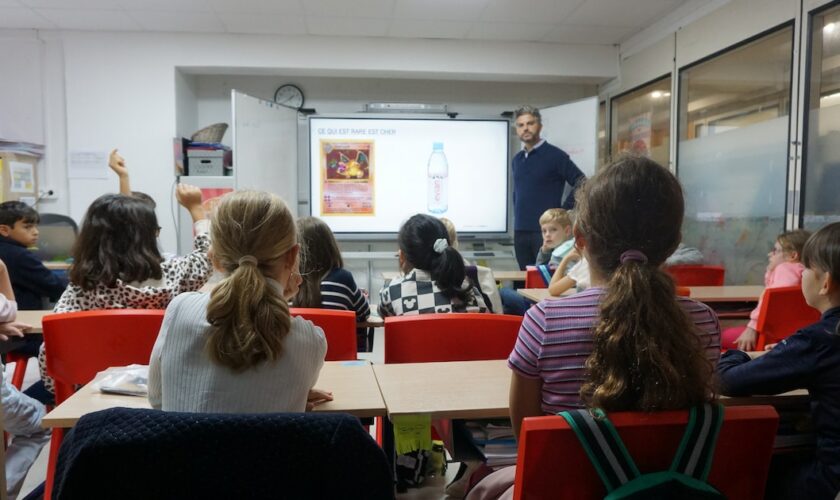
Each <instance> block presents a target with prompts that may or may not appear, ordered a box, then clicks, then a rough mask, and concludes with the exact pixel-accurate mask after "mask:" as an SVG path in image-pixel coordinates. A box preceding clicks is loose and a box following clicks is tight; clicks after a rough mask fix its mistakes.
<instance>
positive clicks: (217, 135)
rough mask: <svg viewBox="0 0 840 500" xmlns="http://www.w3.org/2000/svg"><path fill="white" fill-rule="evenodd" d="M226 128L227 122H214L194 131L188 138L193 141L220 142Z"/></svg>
mask: <svg viewBox="0 0 840 500" xmlns="http://www.w3.org/2000/svg"><path fill="white" fill-rule="evenodd" d="M227 128H228V124H227V123H214V124H213V125H210V126H207V127H204V128H203V129H201V130H199V131H198V132H196V133H194V134H193V135H192V137H191V138H190V139H192V141H193V142H222V137H224V136H225V131H227Z"/></svg>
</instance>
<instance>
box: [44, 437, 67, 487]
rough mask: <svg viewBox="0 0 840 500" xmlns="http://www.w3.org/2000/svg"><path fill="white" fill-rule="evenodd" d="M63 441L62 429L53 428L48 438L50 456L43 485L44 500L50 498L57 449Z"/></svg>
mask: <svg viewBox="0 0 840 500" xmlns="http://www.w3.org/2000/svg"><path fill="white" fill-rule="evenodd" d="M63 439H64V429H61V428H58V427H56V428H54V429H53V430H52V437H51V438H50V456H49V461H48V462H47V480H46V484H45V485H44V498H52V490H53V482H54V481H55V465H56V462H57V461H58V449H59V448H61V441H62V440H63Z"/></svg>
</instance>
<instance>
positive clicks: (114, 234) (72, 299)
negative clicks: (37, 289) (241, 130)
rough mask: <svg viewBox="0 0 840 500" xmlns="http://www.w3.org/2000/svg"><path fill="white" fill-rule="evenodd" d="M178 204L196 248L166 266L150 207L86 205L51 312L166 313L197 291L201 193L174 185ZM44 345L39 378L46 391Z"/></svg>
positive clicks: (114, 202) (204, 264) (116, 198)
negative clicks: (66, 273)
mask: <svg viewBox="0 0 840 500" xmlns="http://www.w3.org/2000/svg"><path fill="white" fill-rule="evenodd" d="M175 194H176V197H177V198H178V203H180V204H181V205H182V206H183V207H184V208H186V209H187V210H188V211H189V212H190V215H191V216H192V218H193V222H194V224H193V229H194V231H195V249H194V250H193V252H192V253H190V254H188V255H185V256H183V257H176V258H173V259H171V260H167V261H164V260H163V258H162V257H161V254H160V251H159V250H158V244H157V237H158V231H159V230H160V227H159V226H158V222H157V217H156V216H155V211H154V208H152V206H151V205H150V204H149V203H148V202H146V201H143V200H141V199H139V198H136V197H133V196H124V195H120V194H106V195H102V196H100V197H99V198H97V199H96V200H94V202H93V203H92V204H91V205H90V207H89V208H88V210H87V213H86V214H85V217H84V220H83V222H82V227H81V230H80V231H79V237H78V239H77V240H76V244H75V245H74V246H73V252H72V254H73V264H72V266H71V267H70V286H68V287H67V290H65V291H64V293H63V294H62V295H61V298H60V299H59V301H58V303H57V304H56V306H55V312H57V313H65V312H74V311H90V310H95V309H124V308H130V309H165V308H166V306H167V305H169V302H170V301H171V300H172V299H173V298H175V296H177V295H178V294H180V293H183V292H190V291H194V290H198V289H199V288H201V287H202V286H203V285H204V283H205V282H206V281H207V279H208V278H209V276H210V273H211V272H212V267H211V265H210V260H209V259H208V258H207V249H208V248H209V247H210V235H209V226H210V223H209V221H208V220H207V217H206V215H205V213H204V209H203V208H202V207H201V191H200V190H199V189H198V188H197V187H195V186H190V185H187V184H178V186H177V189H176V193H175ZM46 356H47V353H46V352H45V351H44V348H43V346H42V347H41V353H40V355H39V362H40V365H41V379H42V380H43V381H44V384H45V386H46V388H47V390H48V391H49V392H53V389H52V380H51V379H50V378H49V377H48V376H47V374H46Z"/></svg>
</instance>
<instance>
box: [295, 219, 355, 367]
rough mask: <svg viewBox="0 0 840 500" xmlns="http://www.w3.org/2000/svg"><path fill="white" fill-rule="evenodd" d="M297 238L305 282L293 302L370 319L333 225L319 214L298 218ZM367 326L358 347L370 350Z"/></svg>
mask: <svg viewBox="0 0 840 500" xmlns="http://www.w3.org/2000/svg"><path fill="white" fill-rule="evenodd" d="M298 241H299V242H300V246H301V250H300V254H301V259H300V261H301V266H300V274H301V277H302V278H303V283H301V285H300V290H299V291H298V293H297V295H296V296H295V298H294V299H293V301H292V305H293V306H294V307H316V308H322V309H339V310H344V311H353V312H355V313H356V322H359V323H361V322H363V321H365V320H366V319H368V317H369V316H370V306H369V305H368V299H367V297H366V296H365V295H364V294H362V292H361V290H359V287H358V286H356V280H354V279H353V274H351V273H350V271H347V270H346V269H344V260H343V259H342V258H341V250H339V249H338V242H336V241H335V236H334V235H333V232H332V231H331V230H330V227H329V226H327V225H326V224H325V223H324V221H322V220H321V219H319V218H317V217H301V218H300V219H298ZM365 330H366V328H360V329H357V331H356V337H357V339H358V347H359V348H360V350H362V351H367V350H368V349H367V339H366V331H365Z"/></svg>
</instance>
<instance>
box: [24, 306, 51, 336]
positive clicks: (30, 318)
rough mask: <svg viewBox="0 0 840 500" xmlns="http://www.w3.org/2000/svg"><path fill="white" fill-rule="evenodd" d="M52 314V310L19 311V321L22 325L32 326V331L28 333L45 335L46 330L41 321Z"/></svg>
mask: <svg viewBox="0 0 840 500" xmlns="http://www.w3.org/2000/svg"><path fill="white" fill-rule="evenodd" d="M52 313H53V311H52V309H47V310H43V311H18V312H17V320H18V321H20V322H21V323H26V324H27V325H32V329H31V330H27V331H26V333H43V331H44V329H43V327H42V326H41V321H42V320H43V319H44V316H46V315H47V314H52Z"/></svg>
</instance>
